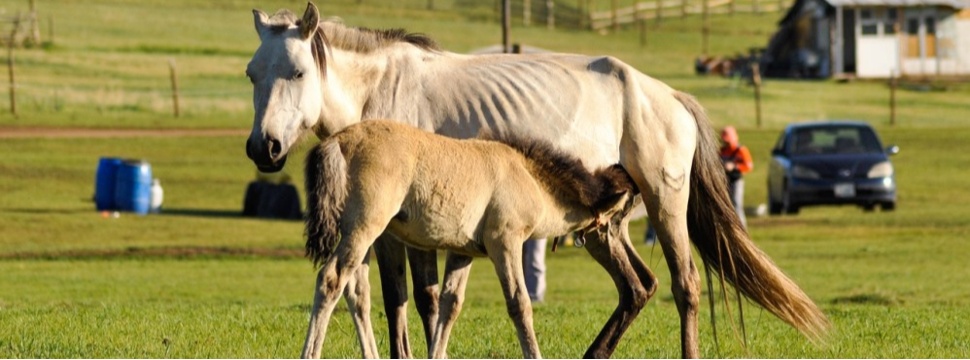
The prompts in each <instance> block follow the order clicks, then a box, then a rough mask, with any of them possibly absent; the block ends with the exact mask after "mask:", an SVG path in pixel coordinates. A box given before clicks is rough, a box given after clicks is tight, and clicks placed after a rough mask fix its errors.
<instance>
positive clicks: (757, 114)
mask: <svg viewBox="0 0 970 360" xmlns="http://www.w3.org/2000/svg"><path fill="white" fill-rule="evenodd" d="M751 83H752V84H753V85H754V119H755V124H756V125H757V126H758V128H759V129H760V128H761V68H760V66H758V62H757V61H754V62H752V63H751Z"/></svg>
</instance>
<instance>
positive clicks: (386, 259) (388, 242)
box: [374, 231, 414, 359]
mask: <svg viewBox="0 0 970 360" xmlns="http://www.w3.org/2000/svg"><path fill="white" fill-rule="evenodd" d="M374 252H375V256H376V257H377V266H378V268H379V270H380V275H381V290H382V291H383V294H384V312H385V313H386V314H387V329H388V336H389V337H390V341H391V343H390V346H391V358H394V359H410V358H412V357H414V356H413V355H412V354H411V342H410V340H409V339H408V321H407V304H408V283H407V279H406V278H405V272H407V270H406V268H405V266H406V265H405V262H406V260H405V259H406V257H405V246H404V244H403V243H401V242H400V241H398V240H397V239H396V238H395V237H394V236H393V235H390V234H389V233H387V232H386V231H385V232H384V233H383V234H381V236H380V237H378V238H377V241H376V242H375V243H374ZM412 267H413V265H412Z"/></svg>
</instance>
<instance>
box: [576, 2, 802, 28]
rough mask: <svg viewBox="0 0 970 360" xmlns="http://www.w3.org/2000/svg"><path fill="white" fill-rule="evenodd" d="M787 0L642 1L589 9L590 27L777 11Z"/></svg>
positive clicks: (616, 26)
mask: <svg viewBox="0 0 970 360" xmlns="http://www.w3.org/2000/svg"><path fill="white" fill-rule="evenodd" d="M788 2H789V1H786V0H747V1H744V2H743V3H741V2H739V1H737V0H656V1H643V2H638V3H636V4H634V5H633V6H626V7H618V6H613V7H612V9H610V10H603V11H592V12H589V13H588V16H587V17H588V20H586V21H585V22H584V23H585V24H588V26H589V29H591V30H600V29H606V28H614V29H616V28H618V27H619V26H621V25H628V24H635V23H637V22H639V21H642V20H660V19H664V18H680V17H684V16H687V15H696V14H704V13H705V12H706V13H708V14H734V13H766V12H778V11H782V10H785V9H787V8H788V6H787V3H788ZM613 4H616V2H615V1H614V2H613Z"/></svg>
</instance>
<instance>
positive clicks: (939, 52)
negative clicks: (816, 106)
mask: <svg viewBox="0 0 970 360" xmlns="http://www.w3.org/2000/svg"><path fill="white" fill-rule="evenodd" d="M765 63H766V64H765V67H766V69H765V70H766V75H767V76H782V77H817V78H819V77H820V78H824V77H830V76H857V77H860V78H887V77H889V76H891V75H892V74H894V73H895V74H898V75H903V76H915V77H920V76H953V75H970V0H796V2H795V4H794V5H793V6H792V8H791V9H790V10H789V11H788V13H787V14H786V15H785V17H784V18H783V19H782V20H781V21H780V23H779V31H778V32H777V33H776V34H775V35H774V36H773V37H772V39H771V42H770V43H769V45H768V48H767V49H766V51H765Z"/></svg>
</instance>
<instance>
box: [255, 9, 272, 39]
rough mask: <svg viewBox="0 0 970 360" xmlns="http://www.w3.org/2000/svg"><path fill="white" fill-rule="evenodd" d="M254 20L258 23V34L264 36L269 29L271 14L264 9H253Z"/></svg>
mask: <svg viewBox="0 0 970 360" xmlns="http://www.w3.org/2000/svg"><path fill="white" fill-rule="evenodd" d="M253 22H254V23H255V24H256V34H258V35H259V37H260V38H262V37H263V34H264V33H266V30H267V29H269V16H267V15H266V13H264V12H262V11H259V10H256V9H253Z"/></svg>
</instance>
